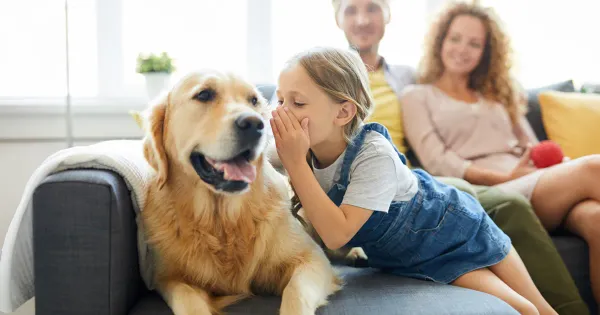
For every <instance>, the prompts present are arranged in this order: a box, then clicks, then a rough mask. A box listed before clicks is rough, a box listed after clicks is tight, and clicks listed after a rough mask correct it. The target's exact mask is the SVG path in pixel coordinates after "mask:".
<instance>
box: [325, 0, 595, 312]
mask: <svg viewBox="0 0 600 315" xmlns="http://www.w3.org/2000/svg"><path fill="white" fill-rule="evenodd" d="M332 4H333V7H334V9H335V19H336V22H337V25H338V27H339V28H340V29H341V30H342V31H343V32H344V35H345V36H346V39H347V41H348V43H349V45H350V46H351V47H352V48H353V49H355V50H356V51H357V52H358V53H359V55H360V57H361V58H362V60H363V62H364V63H365V65H366V66H367V69H369V80H370V85H371V86H370V87H371V92H372V95H373V98H374V101H375V109H374V112H373V113H372V115H371V116H370V117H369V121H371V122H378V123H380V124H382V125H384V126H385V127H386V128H387V129H388V130H389V132H390V135H391V137H392V140H393V141H394V144H395V145H396V147H397V148H398V150H399V151H400V152H402V153H405V154H407V156H409V157H410V154H409V153H410V152H409V151H410V150H409V148H408V145H407V144H406V142H405V139H404V134H403V130H402V129H403V128H402V112H401V110H402V106H401V105H402V104H400V102H399V99H398V96H399V95H400V92H401V91H402V89H403V88H404V87H405V86H406V85H408V84H413V83H415V72H414V70H413V69H412V68H411V67H407V66H393V65H389V64H387V63H386V62H385V59H384V58H383V57H382V56H380V55H379V53H378V50H379V43H380V42H381V40H382V39H383V36H384V34H385V27H386V25H387V24H388V23H389V21H390V19H391V12H390V6H389V0H333V1H332ZM412 160H413V161H415V162H418V161H417V159H416V158H414V157H413V159H412ZM438 179H440V180H442V181H444V182H446V183H448V184H450V185H453V186H455V187H457V188H459V189H461V190H464V191H467V192H469V193H471V194H472V195H474V196H476V197H477V198H478V199H479V202H480V203H481V204H482V206H483V207H484V209H486V211H487V212H488V214H489V215H490V217H491V218H492V219H493V220H494V222H495V223H496V224H497V225H498V226H499V227H500V228H501V229H502V230H503V231H504V232H505V233H506V234H507V235H508V236H509V237H510V238H511V239H512V242H513V245H514V247H515V248H516V250H517V252H518V253H519V255H520V256H521V258H522V259H523V262H524V263H525V265H526V266H527V268H528V271H529V273H530V274H531V277H532V278H533V281H534V282H535V284H536V286H537V287H538V289H539V290H540V292H541V293H542V295H543V296H544V298H545V299H546V300H547V301H548V302H549V303H550V304H551V305H552V307H554V309H555V310H556V311H557V312H559V313H560V314H589V310H588V308H587V305H586V304H585V303H584V302H583V300H582V298H581V296H580V295H579V291H578V290H577V287H576V286H575V283H574V281H573V279H572V278H571V275H570V273H569V272H568V270H567V268H566V266H565V265H564V262H563V261H562V259H561V257H560V255H559V253H558V251H557V250H556V248H555V247H554V244H553V242H552V240H551V239H550V236H549V235H548V233H547V231H546V230H545V229H544V227H543V226H542V224H541V223H540V222H539V219H538V218H537V216H536V215H535V213H534V212H533V209H532V207H531V204H530V203H529V202H528V201H527V200H526V199H525V198H523V197H522V196H521V195H519V194H516V193H515V194H508V193H504V192H502V191H500V190H498V189H496V188H490V187H483V186H472V185H470V184H468V183H467V182H466V181H464V180H462V179H458V178H438Z"/></svg>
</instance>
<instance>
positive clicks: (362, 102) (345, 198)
mask: <svg viewBox="0 0 600 315" xmlns="http://www.w3.org/2000/svg"><path fill="white" fill-rule="evenodd" d="M277 97H278V103H279V106H278V107H277V109H276V110H275V111H274V112H273V118H272V119H271V128H272V129H273V133H274V136H275V142H276V148H277V152H278V155H279V158H280V160H281V162H282V164H283V166H284V167H285V169H286V171H287V173H288V175H289V176H290V179H291V182H292V185H293V187H294V189H295V191H296V193H297V197H298V198H299V200H300V202H301V203H302V206H303V208H304V211H305V213H306V215H307V217H308V219H309V220H310V222H311V224H312V225H313V226H314V227H315V229H316V231H317V233H318V234H319V236H320V237H321V238H322V239H323V242H324V243H325V245H326V246H327V247H328V248H331V249H337V248H340V247H342V246H352V247H362V249H363V250H364V251H365V253H366V254H367V256H368V257H369V260H368V262H369V265H370V266H371V267H374V268H380V269H382V270H384V271H386V272H390V273H392V274H396V275H401V276H407V277H412V278H418V279H425V280H432V281H436V282H440V283H451V284H453V285H457V286H461V287H466V288H470V289H474V290H479V291H482V292H487V293H489V294H492V295H495V296H497V297H499V298H500V299H502V300H504V301H506V302H507V303H508V304H510V305H511V306H512V307H513V308H515V309H516V310H517V311H519V312H520V313H521V314H539V313H541V314H556V312H555V311H554V310H553V309H552V307H551V306H550V305H549V304H548V303H547V302H546V301H545V300H544V298H543V297H542V295H541V294H540V293H539V291H538V290H537V288H536V287H535V285H534V284H533V281H532V280H531V277H530V276H529V274H528V273H527V270H526V269H525V267H524V266H523V263H522V262H521V260H520V258H519V256H518V254H517V253H516V252H515V251H514V249H513V248H512V245H511V242H510V239H509V238H508V237H507V236H506V235H505V234H504V233H503V232H502V231H501V230H500V229H498V227H497V226H496V225H495V224H494V223H493V222H492V220H491V219H490V218H489V217H488V216H487V215H486V213H485V212H484V210H483V209H482V208H481V206H480V204H479V203H478V202H477V201H476V200H475V199H474V198H472V197H471V196H470V195H468V194H465V193H462V192H461V191H459V190H457V189H455V188H452V187H450V186H447V185H444V184H442V183H440V182H438V181H436V180H435V179H434V178H433V177H432V176H430V175H429V174H427V173H426V172H424V171H422V170H412V171H411V170H410V169H409V168H408V167H407V166H406V165H405V162H406V160H405V158H404V156H403V155H402V154H401V153H399V152H398V151H397V150H396V148H395V147H394V146H393V144H392V143H391V140H390V137H389V134H388V132H387V130H386V129H385V128H384V127H383V126H381V125H379V124H376V123H371V124H363V121H364V120H365V118H366V117H367V116H368V114H369V111H370V110H371V107H372V99H371V96H370V92H369V89H368V76H367V70H366V68H365V66H364V64H363V63H362V61H361V59H360V58H359V57H358V56H357V55H356V54H354V53H352V52H350V51H346V50H338V49H333V48H315V49H312V50H309V51H306V52H303V53H300V54H299V55H297V56H295V57H294V58H292V59H291V60H290V61H289V62H288V64H287V66H286V68H285V69H284V70H283V71H282V72H281V74H280V77H279V84H278V90H277ZM307 155H308V156H309V158H308V159H307ZM325 192H327V193H325Z"/></svg>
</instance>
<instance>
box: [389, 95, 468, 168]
mask: <svg viewBox="0 0 600 315" xmlns="http://www.w3.org/2000/svg"><path fill="white" fill-rule="evenodd" d="M426 93H427V92H426V91H425V90H423V89H422V87H420V86H416V85H415V86H411V87H408V88H407V89H406V90H405V92H404V93H402V97H401V98H400V102H401V104H402V113H403V120H402V121H403V124H404V134H405V135H406V139H407V141H408V143H409V144H410V146H411V148H412V149H413V150H414V151H415V154H416V155H417V157H418V158H419V161H420V162H421V164H422V165H423V168H424V169H426V170H427V171H428V172H430V173H431V174H433V175H438V176H450V177H458V178H465V179H467V178H466V177H465V173H466V171H467V169H468V168H469V167H470V166H471V162H470V161H468V160H465V159H463V158H462V157H460V156H459V155H458V154H457V153H456V152H454V151H452V150H451V149H450V148H448V147H447V146H446V145H445V143H444V142H443V141H442V139H441V138H440V136H439V135H438V133H437V130H436V128H435V125H434V123H433V121H432V120H431V113H430V112H429V109H428V107H427V103H426V102H427V97H426ZM467 180H468V179H467Z"/></svg>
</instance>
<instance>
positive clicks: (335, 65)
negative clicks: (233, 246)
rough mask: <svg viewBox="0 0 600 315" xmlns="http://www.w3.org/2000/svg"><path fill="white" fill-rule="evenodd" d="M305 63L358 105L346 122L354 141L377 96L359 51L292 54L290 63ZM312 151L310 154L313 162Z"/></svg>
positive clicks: (316, 78)
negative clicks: (370, 85)
mask: <svg viewBox="0 0 600 315" xmlns="http://www.w3.org/2000/svg"><path fill="white" fill-rule="evenodd" d="M296 65H299V66H301V67H302V68H303V69H304V70H305V71H306V72H307V73H308V75H309V77H310V78H311V80H312V81H313V82H314V83H315V84H316V85H317V86H318V87H319V88H320V89H321V90H322V91H323V92H325V93H326V94H327V95H328V96H329V97H330V98H331V99H332V100H333V101H334V102H336V103H340V104H341V103H344V102H351V103H352V104H354V105H355V106H356V115H354V117H353V118H352V120H351V121H350V122H349V123H348V124H346V126H344V138H345V139H346V142H348V143H349V142H350V141H352V138H353V137H354V136H355V135H356V133H357V131H358V130H359V128H360V127H361V126H362V125H363V123H364V121H365V120H366V119H367V117H368V116H369V115H370V113H371V110H372V108H373V98H372V97H371V91H370V89H369V76H368V72H367V68H366V66H365V64H364V63H363V61H362V59H360V57H359V56H358V54H357V53H356V52H353V51H350V50H346V49H338V48H330V47H315V48H312V49H309V50H306V51H303V52H301V53H299V54H297V55H295V56H294V57H292V58H291V59H290V60H289V61H288V62H287V63H286V67H287V68H289V67H293V66H296ZM310 159H311V156H310V154H309V155H308V156H307V161H308V163H309V165H312V161H311V160H310ZM290 186H291V187H292V190H293V192H294V196H293V197H292V214H294V216H295V217H296V218H297V219H298V220H299V221H300V222H302V223H303V224H305V222H304V220H303V219H302V218H301V217H300V216H299V215H298V211H300V209H301V208H302V204H301V203H300V198H298V195H297V194H296V191H295V190H294V186H293V185H292V182H291V180H290Z"/></svg>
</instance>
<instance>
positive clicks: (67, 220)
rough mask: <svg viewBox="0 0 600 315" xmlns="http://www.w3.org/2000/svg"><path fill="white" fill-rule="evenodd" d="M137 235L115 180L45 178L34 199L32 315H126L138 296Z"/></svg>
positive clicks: (88, 175) (100, 173) (111, 176)
mask: <svg viewBox="0 0 600 315" xmlns="http://www.w3.org/2000/svg"><path fill="white" fill-rule="evenodd" d="M136 233H137V226H136V220H135V213H134V211H133V208H132V203H131V198H130V193H129V190H128V189H127V187H126V185H125V182H124V181H123V179H122V178H121V177H120V176H119V175H118V174H116V173H114V172H110V171H104V170H88V169H84V170H69V171H64V172H60V173H57V174H54V175H51V176H49V177H48V178H47V179H46V180H45V181H44V182H43V183H42V184H41V185H40V186H39V187H38V188H37V189H36V190H35V192H34V196H33V249H34V272H35V308H36V314H38V315H50V314H53V315H59V314H60V315H64V314H73V315H75V314H77V315H86V314H89V315H92V314H94V315H99V314H107V315H125V314H127V313H128V312H129V310H130V309H131V308H132V306H133V305H134V303H135V302H136V301H137V299H138V297H139V295H140V293H141V291H142V290H143V282H142V281H141V278H140V273H139V265H138V251H137V241H136V239H137V235H136Z"/></svg>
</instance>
